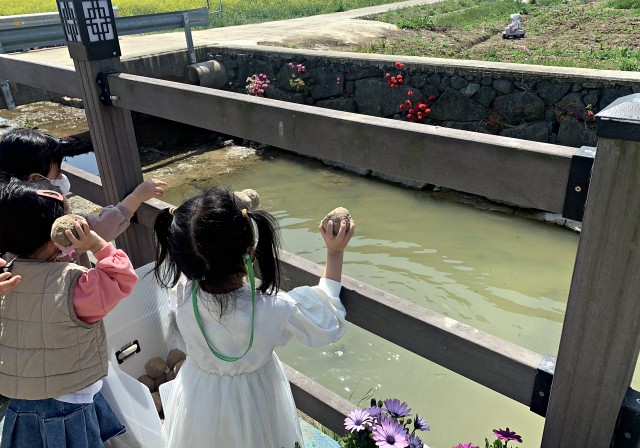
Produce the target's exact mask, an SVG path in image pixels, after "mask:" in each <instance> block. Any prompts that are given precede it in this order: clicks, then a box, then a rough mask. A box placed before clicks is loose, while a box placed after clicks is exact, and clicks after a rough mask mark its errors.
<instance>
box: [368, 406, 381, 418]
mask: <svg viewBox="0 0 640 448" xmlns="http://www.w3.org/2000/svg"><path fill="white" fill-rule="evenodd" d="M365 410H366V411H367V412H369V415H370V416H371V418H376V417H380V413H381V412H382V408H379V407H378V406H371V407H370V408H365Z"/></svg>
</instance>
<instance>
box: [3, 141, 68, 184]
mask: <svg viewBox="0 0 640 448" xmlns="http://www.w3.org/2000/svg"><path fill="white" fill-rule="evenodd" d="M64 152H65V150H64V145H62V144H61V143H60V140H58V139H57V138H55V137H52V136H51V135H49V134H47V133H45V132H42V131H36V130H33V129H15V130H12V131H9V132H7V133H6V134H4V135H3V136H2V138H0V171H4V172H5V173H7V174H8V175H9V176H11V177H15V178H17V179H19V180H27V178H28V177H29V175H30V174H32V173H38V174H40V175H42V176H45V177H46V176H47V174H49V171H50V170H51V168H52V167H53V166H60V165H62V159H64V155H65V154H64Z"/></svg>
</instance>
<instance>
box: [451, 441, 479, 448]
mask: <svg viewBox="0 0 640 448" xmlns="http://www.w3.org/2000/svg"><path fill="white" fill-rule="evenodd" d="M453 448H480V447H478V446H473V443H471V442H469V443H459V444H457V445H456V446H454V447H453Z"/></svg>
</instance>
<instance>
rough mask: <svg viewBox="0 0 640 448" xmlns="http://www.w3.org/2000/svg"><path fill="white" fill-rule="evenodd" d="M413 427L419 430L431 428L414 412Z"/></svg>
mask: <svg viewBox="0 0 640 448" xmlns="http://www.w3.org/2000/svg"><path fill="white" fill-rule="evenodd" d="M413 427H414V428H415V429H418V430H420V431H429V430H430V429H431V427H430V426H429V424H428V423H427V421H426V420H425V419H423V418H422V417H420V416H419V415H418V414H416V419H415V420H414V422H413Z"/></svg>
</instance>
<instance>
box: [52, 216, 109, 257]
mask: <svg viewBox="0 0 640 448" xmlns="http://www.w3.org/2000/svg"><path fill="white" fill-rule="evenodd" d="M51 240H52V241H53V243H54V244H55V245H56V247H57V248H58V249H60V250H61V251H62V252H63V253H69V252H70V251H73V250H77V251H81V252H86V251H90V252H92V253H96V252H98V251H99V250H100V249H102V248H104V247H106V246H107V242H106V241H105V240H104V239H102V238H101V237H100V236H99V235H98V234H97V233H95V232H94V231H93V230H91V229H90V228H89V224H87V221H86V220H85V219H84V217H82V216H80V215H74V214H70V215H64V216H61V217H60V218H58V219H56V220H55V221H54V223H53V225H52V226H51Z"/></svg>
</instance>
